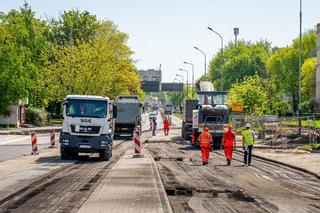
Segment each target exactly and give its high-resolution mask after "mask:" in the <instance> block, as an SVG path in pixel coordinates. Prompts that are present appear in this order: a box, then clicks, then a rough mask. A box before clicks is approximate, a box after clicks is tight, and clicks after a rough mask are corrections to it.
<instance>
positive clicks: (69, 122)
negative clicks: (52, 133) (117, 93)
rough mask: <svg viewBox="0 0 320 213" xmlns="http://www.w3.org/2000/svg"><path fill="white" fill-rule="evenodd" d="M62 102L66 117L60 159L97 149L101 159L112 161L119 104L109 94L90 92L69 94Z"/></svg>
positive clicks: (61, 137) (61, 135)
mask: <svg viewBox="0 0 320 213" xmlns="http://www.w3.org/2000/svg"><path fill="white" fill-rule="evenodd" d="M63 105H64V109H63V117H64V119H63V125H62V131H61V133H60V140H59V142H60V153H61V159H69V158H74V157H77V156H78V154H79V153H94V152H97V153H99V156H100V158H101V159H102V160H106V161H107V160H109V159H110V157H111V156H112V143H113V129H114V118H116V117H117V108H116V106H114V105H113V104H112V103H111V102H110V100H109V98H107V97H101V96H87V95H68V96H67V97H66V98H65V99H64V101H63Z"/></svg>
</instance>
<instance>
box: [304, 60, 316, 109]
mask: <svg viewBox="0 0 320 213" xmlns="http://www.w3.org/2000/svg"><path fill="white" fill-rule="evenodd" d="M316 68H317V58H316V57H312V58H309V59H307V60H305V62H304V63H303V65H302V69H301V73H302V83H301V84H302V85H301V90H302V103H301V105H302V109H303V111H309V112H312V111H313V104H312V100H314V99H315V95H316V94H315V93H316Z"/></svg>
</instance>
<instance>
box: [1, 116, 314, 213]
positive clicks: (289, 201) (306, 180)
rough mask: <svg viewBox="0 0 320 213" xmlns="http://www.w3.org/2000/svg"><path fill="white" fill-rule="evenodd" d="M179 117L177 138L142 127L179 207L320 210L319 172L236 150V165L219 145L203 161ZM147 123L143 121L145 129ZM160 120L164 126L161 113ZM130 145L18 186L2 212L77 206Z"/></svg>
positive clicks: (116, 145) (118, 144)
mask: <svg viewBox="0 0 320 213" xmlns="http://www.w3.org/2000/svg"><path fill="white" fill-rule="evenodd" d="M144 118H146V116H144ZM144 120H146V119H144ZM179 122H180V120H178V119H174V124H175V128H172V129H171V130H170V136H171V137H172V138H173V141H172V142H168V141H170V138H169V137H168V136H166V137H164V136H163V132H162V130H160V129H159V130H158V131H157V136H155V137H151V138H150V132H145V133H143V135H144V138H146V139H147V138H149V139H150V140H148V141H147V142H146V143H143V148H144V149H148V150H149V151H150V153H151V154H152V156H153V158H154V160H155V161H156V166H157V168H158V171H159V173H160V175H161V179H162V181H163V184H164V187H165V189H166V193H167V195H168V198H169V201H170V204H171V206H172V208H173V211H174V212H179V213H180V212H181V213H182V212H183V213H184V212H197V213H200V212H201V213H205V212H230V213H234V212H250V213H251V212H288V213H289V212H290V213H291V212H312V213H314V212H320V204H319V203H320V202H319V201H320V181H319V179H318V178H316V177H314V176H312V175H309V174H305V173H303V172H300V171H298V170H295V169H291V168H289V167H286V166H282V165H279V164H276V163H270V162H268V161H265V160H260V159H256V158H253V162H252V166H250V167H246V166H243V165H242V155H243V154H242V153H240V152H234V160H233V162H232V165H231V166H226V160H225V157H224V155H223V151H214V152H212V153H210V160H209V164H208V165H206V166H203V165H202V162H201V155H200V150H198V149H196V148H193V147H192V146H190V144H189V143H188V142H180V141H179V140H175V139H178V136H179V135H180V129H177V128H178V127H179V125H180V124H179ZM148 125H149V124H148V122H144V124H143V127H144V129H146V128H148ZM158 125H159V128H161V127H162V126H161V120H160V119H159V120H158ZM128 149H132V141H131V140H117V141H115V142H114V149H113V156H112V158H111V160H110V161H108V162H104V161H100V160H99V159H98V158H97V157H90V158H89V159H88V158H80V160H79V161H74V162H71V163H69V164H64V165H63V166H61V167H60V169H57V170H55V171H53V172H52V173H50V174H48V175H45V176H44V177H41V178H39V179H37V180H34V181H33V182H32V183H31V184H30V185H28V184H26V183H23V182H22V183H21V185H23V184H24V186H23V187H21V189H20V190H19V191H16V192H12V193H13V194H12V195H11V196H9V197H7V198H6V199H2V200H0V212H37V213H39V212H77V210H78V209H79V208H80V207H81V206H82V205H83V204H84V203H85V201H86V200H87V199H88V198H89V197H90V195H91V194H92V192H93V191H94V190H95V189H96V187H97V186H98V185H99V184H100V183H101V181H102V180H103V179H105V177H106V176H107V175H108V173H109V171H110V169H111V168H112V167H113V166H114V165H115V164H116V163H117V162H118V161H119V159H120V158H121V156H122V155H123V154H124V153H125V152H126V151H127V150H128ZM95 156H96V155H95ZM28 183H29V182H28ZM0 195H1V192H0ZM101 212H108V209H101Z"/></svg>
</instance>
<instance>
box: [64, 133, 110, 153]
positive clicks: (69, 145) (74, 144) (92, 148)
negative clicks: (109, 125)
mask: <svg viewBox="0 0 320 213" xmlns="http://www.w3.org/2000/svg"><path fill="white" fill-rule="evenodd" d="M59 142H60V147H61V149H69V150H73V151H75V152H85V153H91V152H99V151H100V150H104V149H112V143H113V142H112V136H111V135H109V134H108V135H100V136H80V135H71V134H69V133H65V132H61V133H60V140H59Z"/></svg>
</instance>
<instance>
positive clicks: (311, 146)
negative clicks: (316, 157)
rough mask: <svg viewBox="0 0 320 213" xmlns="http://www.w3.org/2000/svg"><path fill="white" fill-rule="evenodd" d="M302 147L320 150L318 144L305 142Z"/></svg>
mask: <svg viewBox="0 0 320 213" xmlns="http://www.w3.org/2000/svg"><path fill="white" fill-rule="evenodd" d="M303 148H305V149H311V150H316V151H320V144H307V145H304V146H303Z"/></svg>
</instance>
